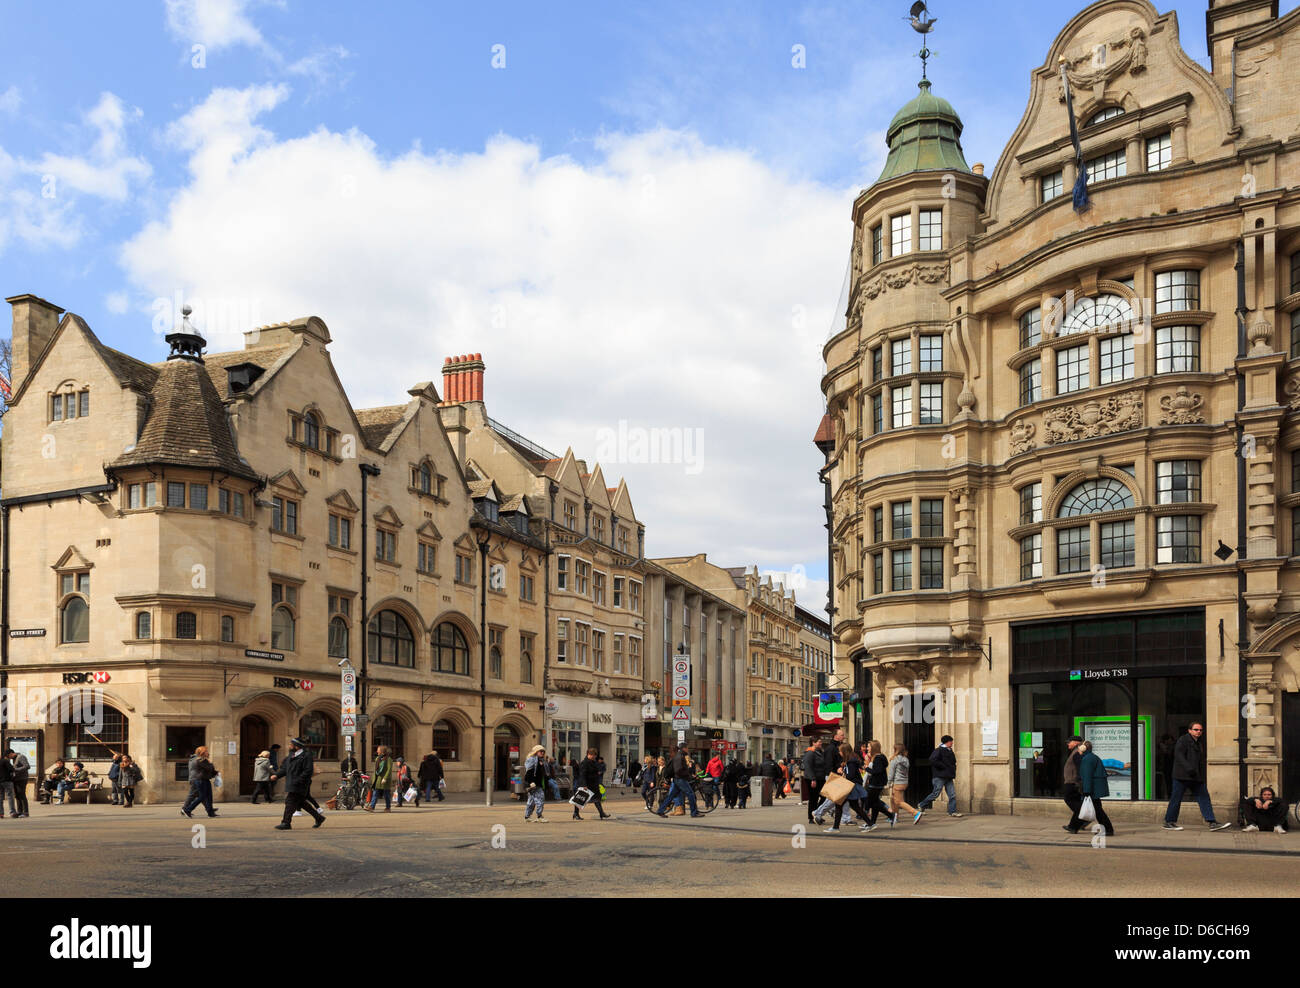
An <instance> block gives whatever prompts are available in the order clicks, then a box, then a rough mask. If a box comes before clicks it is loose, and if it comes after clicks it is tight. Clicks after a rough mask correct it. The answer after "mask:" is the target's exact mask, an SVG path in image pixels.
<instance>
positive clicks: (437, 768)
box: [426, 751, 447, 803]
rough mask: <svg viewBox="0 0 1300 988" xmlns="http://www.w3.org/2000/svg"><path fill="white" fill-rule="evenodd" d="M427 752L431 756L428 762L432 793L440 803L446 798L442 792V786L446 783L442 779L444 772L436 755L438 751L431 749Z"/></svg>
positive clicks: (444, 775) (440, 760) (444, 776)
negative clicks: (431, 759) (431, 758)
mask: <svg viewBox="0 0 1300 988" xmlns="http://www.w3.org/2000/svg"><path fill="white" fill-rule="evenodd" d="M429 754H430V755H431V756H432V757H433V761H432V762H430V763H429V778H430V779H432V780H433V794H434V795H435V796H437V797H438V802H440V803H441V802H444V801H445V800H446V798H447V797H446V796H444V795H443V794H442V790H443V787H444V786H445V785H446V783H445V781H444V779H445V778H446V772H444V771H443V767H442V759H441V758H439V757H438V753H437V752H436V751H431V752H429ZM426 798H427V797H426Z"/></svg>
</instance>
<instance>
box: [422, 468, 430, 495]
mask: <svg viewBox="0 0 1300 988" xmlns="http://www.w3.org/2000/svg"><path fill="white" fill-rule="evenodd" d="M432 490H433V471H432V470H430V469H429V464H427V463H421V464H420V492H421V493H422V494H428V493H430V492H431V491H432Z"/></svg>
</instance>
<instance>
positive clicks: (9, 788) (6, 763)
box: [0, 758, 18, 820]
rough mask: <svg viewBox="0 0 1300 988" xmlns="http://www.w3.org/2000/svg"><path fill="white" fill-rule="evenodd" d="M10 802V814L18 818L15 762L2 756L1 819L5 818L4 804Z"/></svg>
mask: <svg viewBox="0 0 1300 988" xmlns="http://www.w3.org/2000/svg"><path fill="white" fill-rule="evenodd" d="M6 801H7V802H8V803H9V815H10V816H11V817H13V818H14V819H15V820H16V819H18V804H17V803H16V802H15V801H14V763H13V762H11V761H10V760H9V759H8V758H0V820H3V819H4V816H5V813H4V804H5V802H6Z"/></svg>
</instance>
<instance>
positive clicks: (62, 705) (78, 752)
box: [50, 693, 130, 762]
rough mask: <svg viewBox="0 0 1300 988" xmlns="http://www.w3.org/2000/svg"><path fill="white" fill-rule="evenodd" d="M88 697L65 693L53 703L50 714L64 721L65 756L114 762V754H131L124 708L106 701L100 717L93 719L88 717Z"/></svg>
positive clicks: (101, 707) (101, 708)
mask: <svg viewBox="0 0 1300 988" xmlns="http://www.w3.org/2000/svg"><path fill="white" fill-rule="evenodd" d="M89 703H90V698H89V697H88V696H84V695H83V696H82V697H80V698H78V697H77V695H76V694H75V693H68V694H64V695H63V696H62V697H60V698H59V699H58V700H55V701H52V702H51V703H50V713H51V714H57V715H58V717H59V719H60V720H61V721H62V722H63V757H64V758H67V759H73V758H79V759H81V760H82V761H92V760H93V761H105V762H107V761H112V759H113V756H114V755H126V754H130V749H129V748H128V745H127V742H128V740H129V739H128V737H127V735H128V727H129V722H128V720H127V718H126V715H125V714H123V713H122V711H120V710H117V709H115V708H113V707H110V706H109V705H108V704H107V703H102V704H101V706H100V717H97V718H95V719H94V720H93V722H92V721H91V719H90V718H87V717H86V716H85V711H86V709H87V707H88V705H89Z"/></svg>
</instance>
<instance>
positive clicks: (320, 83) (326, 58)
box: [284, 45, 352, 89]
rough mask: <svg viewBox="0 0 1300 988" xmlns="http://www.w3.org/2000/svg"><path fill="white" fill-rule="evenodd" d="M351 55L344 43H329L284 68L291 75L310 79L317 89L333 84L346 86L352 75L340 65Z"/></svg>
mask: <svg viewBox="0 0 1300 988" xmlns="http://www.w3.org/2000/svg"><path fill="white" fill-rule="evenodd" d="M351 57H352V53H351V52H350V51H348V50H347V49H346V48H344V47H343V46H342V45H329V46H327V47H325V48H321V49H319V50H318V51H314V52H312V53H311V54H310V55H304V56H303V57H302V58H300V59H298V60H297V61H296V62H291V63H290V64H288V65H286V66H285V67H284V70H285V71H286V72H288V73H289V74H290V75H296V76H303V77H305V78H307V79H310V80H311V81H312V82H313V83H315V85H316V88H317V89H325V88H327V87H329V86H331V85H338V86H344V85H346V84H347V82H348V79H350V78H351V75H350V74H347V75H345V74H343V73H342V71H341V69H340V66H341V65H342V63H343V62H344V61H345V60H347V59H349V58H351Z"/></svg>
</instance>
